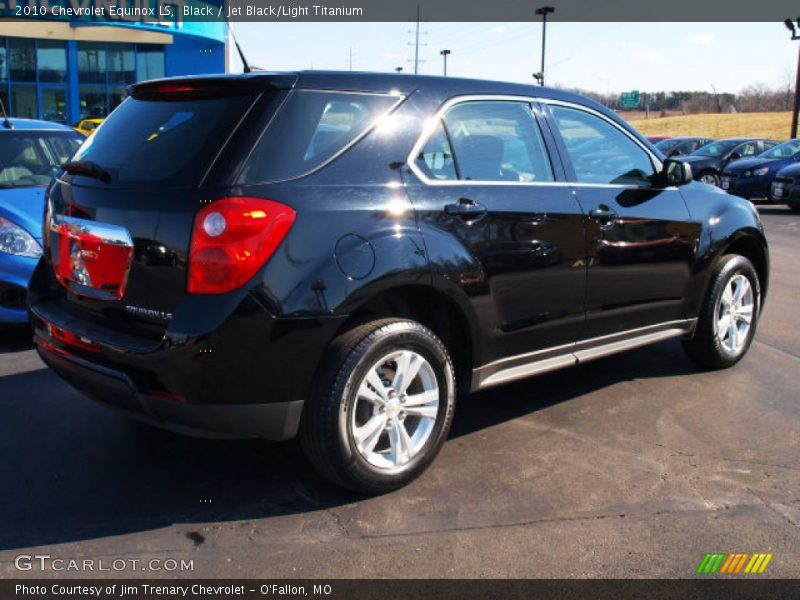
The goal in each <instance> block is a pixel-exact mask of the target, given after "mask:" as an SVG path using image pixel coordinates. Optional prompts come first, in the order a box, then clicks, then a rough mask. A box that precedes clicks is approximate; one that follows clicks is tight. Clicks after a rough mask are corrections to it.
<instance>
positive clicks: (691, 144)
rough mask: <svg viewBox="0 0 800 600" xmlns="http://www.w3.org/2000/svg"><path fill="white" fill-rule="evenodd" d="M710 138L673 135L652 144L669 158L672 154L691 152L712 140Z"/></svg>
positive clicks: (681, 154)
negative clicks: (673, 136)
mask: <svg viewBox="0 0 800 600" xmlns="http://www.w3.org/2000/svg"><path fill="white" fill-rule="evenodd" d="M713 141H714V140H712V139H711V138H706V137H675V138H666V139H663V140H660V141H658V142H656V143H655V144H654V146H655V147H656V148H658V149H659V150H661V153H662V154H663V155H664V156H666V157H668V158H671V157H673V156H686V155H687V154H691V153H692V152H694V151H695V150H697V149H698V148H700V147H702V146H705V145H706V144H710V143H711V142H713Z"/></svg>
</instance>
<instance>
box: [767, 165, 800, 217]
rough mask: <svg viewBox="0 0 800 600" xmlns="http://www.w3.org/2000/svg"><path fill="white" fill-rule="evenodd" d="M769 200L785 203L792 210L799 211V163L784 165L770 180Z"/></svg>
mask: <svg viewBox="0 0 800 600" xmlns="http://www.w3.org/2000/svg"><path fill="white" fill-rule="evenodd" d="M769 197H770V200H772V201H773V202H775V203H776V204H786V205H787V206H788V207H789V208H791V209H792V210H794V211H800V164H797V163H795V164H792V165H789V166H788V167H784V168H783V169H781V170H780V171H778V173H777V174H776V175H775V179H773V180H772V189H771V192H770V196H769Z"/></svg>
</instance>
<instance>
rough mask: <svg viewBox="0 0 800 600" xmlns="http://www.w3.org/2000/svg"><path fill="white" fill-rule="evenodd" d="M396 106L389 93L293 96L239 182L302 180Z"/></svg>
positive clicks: (304, 94) (288, 99)
mask: <svg viewBox="0 0 800 600" xmlns="http://www.w3.org/2000/svg"><path fill="white" fill-rule="evenodd" d="M398 101H399V98H398V97H397V96H393V95H389V94H362V93H350V92H321V91H312V90H302V91H296V92H293V93H292V94H291V95H290V96H289V97H288V98H287V100H286V102H285V103H284V105H283V107H282V108H281V109H280V111H279V112H278V114H277V115H276V116H275V118H274V119H273V121H272V123H270V125H269V127H268V128H267V130H266V132H265V133H264V135H263V136H262V138H261V139H260V140H259V142H258V144H257V145H256V147H255V149H254V150H253V153H252V155H251V156H250V158H249V160H248V161H247V165H246V166H245V168H244V170H243V172H242V175H241V180H242V182H243V183H263V182H269V181H282V180H286V179H293V178H296V177H300V176H301V175H305V174H307V173H309V172H311V171H313V170H314V169H317V168H319V167H320V166H322V165H324V164H325V163H326V162H328V161H329V160H331V159H332V158H333V157H335V156H336V155H337V154H339V153H340V152H341V151H342V150H344V149H346V148H347V147H348V146H350V145H351V144H352V143H353V142H355V141H356V140H358V139H359V138H360V137H361V136H362V135H363V134H364V133H366V132H367V131H368V130H369V129H370V128H371V127H372V126H373V125H375V124H376V122H377V121H378V120H379V119H380V118H381V117H382V116H384V115H386V114H387V113H388V112H389V111H390V110H391V109H392V108H393V107H394V106H395V105H396V104H397V103H398Z"/></svg>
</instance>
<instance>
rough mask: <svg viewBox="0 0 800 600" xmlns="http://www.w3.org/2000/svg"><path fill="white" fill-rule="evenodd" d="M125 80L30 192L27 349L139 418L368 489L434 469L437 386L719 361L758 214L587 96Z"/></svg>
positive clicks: (764, 264) (326, 82)
mask: <svg viewBox="0 0 800 600" xmlns="http://www.w3.org/2000/svg"><path fill="white" fill-rule="evenodd" d="M129 92H130V96H129V97H128V99H126V100H125V101H124V102H123V103H122V104H121V105H120V106H119V107H118V108H117V109H116V110H115V111H114V112H113V114H112V115H111V116H110V117H109V118H108V119H107V121H106V122H105V123H104V125H103V127H102V128H100V129H99V130H98V131H97V133H95V134H94V136H93V138H92V143H91V144H85V145H84V146H82V148H81V150H80V152H79V153H78V154H77V155H76V157H75V158H74V160H73V161H72V162H71V163H68V164H66V165H65V166H64V169H65V170H64V171H63V172H62V173H60V174H59V176H58V178H57V180H56V182H55V183H54V184H53V185H52V186H51V188H50V192H49V198H48V209H47V232H48V234H47V236H46V239H45V251H44V259H43V260H41V261H40V263H39V266H38V268H37V270H36V273H35V275H34V277H33V280H32V281H31V285H30V312H31V318H32V322H33V326H34V331H35V341H36V347H37V349H38V351H39V353H40V355H41V356H42V358H43V359H44V361H45V362H46V363H47V364H48V365H50V366H51V367H52V368H53V369H54V370H55V371H56V372H58V373H59V374H60V375H61V376H63V377H64V378H65V379H66V380H67V381H69V382H71V383H72V384H73V385H74V386H75V387H76V388H78V389H79V390H81V391H82V392H84V393H86V394H87V395H89V396H91V397H93V398H95V399H96V400H98V401H100V402H102V403H105V404H108V405H111V406H114V407H116V408H118V409H120V410H122V411H123V412H126V413H128V414H130V415H132V416H136V417H138V418H140V419H143V420H146V421H148V422H151V423H154V424H157V425H159V426H162V427H166V428H171V429H174V430H177V431H180V432H184V433H192V434H198V435H210V436H217V437H256V438H267V439H272V440H284V439H288V438H292V437H294V436H295V435H298V434H299V436H300V440H301V442H302V445H303V448H304V449H305V452H306V453H307V455H308V457H309V458H310V460H311V462H312V463H313V464H314V465H315V466H316V467H317V468H318V469H319V471H320V472H321V473H322V474H324V475H325V476H326V477H328V478H330V479H331V480H332V481H335V482H337V483H339V484H341V485H344V486H346V487H348V488H351V489H353V490H357V491H359V492H365V493H383V492H387V491H389V490H392V489H396V488H398V487H400V486H402V485H404V484H406V483H408V482H409V481H411V480H412V479H414V478H415V477H416V476H418V475H419V474H420V473H421V472H422V471H424V470H425V468H426V467H427V466H428V465H429V464H430V463H431V462H432V461H433V459H434V457H435V456H436V454H437V452H438V451H439V449H440V448H441V447H442V444H443V442H444V440H445V438H446V437H447V432H448V429H449V427H450V423H451V421H452V418H453V411H454V408H455V397H456V392H457V390H460V391H461V392H462V393H467V392H470V391H476V390H483V389H487V388H490V387H492V386H495V385H500V384H504V383H507V382H510V381H514V380H517V379H520V378H523V377H528V376H531V375H535V374H537V373H542V372H545V371H549V370H552V369H557V368H561V367H568V366H574V365H576V364H579V363H583V362H585V361H589V360H592V359H595V358H600V357H602V356H606V355H608V354H612V353H615V352H619V351H622V350H626V349H630V348H635V347H638V346H641V345H644V344H648V343H651V342H656V341H659V340H664V339H668V338H680V339H682V340H683V344H684V347H685V349H686V351H687V352H688V354H689V356H690V357H691V358H692V359H694V360H695V361H697V362H698V363H699V364H702V365H704V366H707V367H711V368H723V367H729V366H731V365H733V364H735V363H736V362H737V361H738V360H739V359H741V357H742V356H743V355H744V353H745V352H746V351H747V348H748V346H749V345H750V342H751V341H752V339H753V335H754V332H755V327H756V322H757V320H758V316H759V312H760V310H761V306H762V303H763V301H764V297H765V294H766V292H767V282H768V274H769V267H768V263H769V261H768V251H767V243H766V239H765V237H764V233H763V228H762V225H761V222H760V221H759V217H758V214H757V212H756V211H755V210H754V209H753V207H752V205H751V204H750V203H749V202H747V201H745V200H742V199H741V198H736V197H734V196H730V195H728V194H724V193H722V192H720V191H718V190H713V189H710V188H709V187H708V186H704V185H702V184H699V183H695V182H693V181H692V178H691V173H690V169H689V168H687V167H686V166H685V165H684V164H683V163H680V162H678V161H674V160H667V161H665V162H662V161H661V160H660V158H659V154H658V153H657V151H656V150H655V149H654V148H653V147H652V146H651V145H650V144H649V143H648V142H647V141H646V140H645V139H644V138H643V137H641V136H640V135H639V134H638V133H636V131H635V130H634V129H632V128H631V127H630V126H629V125H628V124H626V123H625V122H624V121H623V120H621V119H620V118H619V117H617V116H616V115H614V114H613V113H612V112H610V111H609V110H607V109H606V108H604V107H603V106H601V105H600V104H598V103H596V102H594V101H592V100H589V99H587V98H584V97H582V96H578V95H575V94H571V93H568V92H564V91H560V90H552V89H547V88H541V87H533V86H526V85H519V84H510V83H497V82H487V81H475V80H468V79H457V78H440V77H414V76H407V75H404V76H398V75H395V74H361V73H349V72H348V73H335V72H302V73H285V74H268V73H259V74H249V75H237V76H232V75H229V76H218V77H202V78H185V79H166V80H160V81H154V82H146V83H140V84H137V85H134V86H132V88H130V89H129ZM331 126H335V127H331ZM156 132H157V133H158V135H157V136H155V137H153V134H154V133H156ZM321 132H322V133H324V135H321V134H320V133H321ZM323 138H324V139H323ZM523 149H524V150H523ZM712 217H713V218H712ZM137 240H145V241H146V243H147V244H148V245H149V246H154V245H163V246H164V247H165V248H166V252H171V253H174V255H175V256H176V257H178V259H177V260H175V261H169V262H164V263H159V264H153V263H152V262H151V261H149V260H145V259H144V256H146V253H144V254H143V253H138V254H137V250H138V248H137V244H138V243H139V242H138V241H137ZM487 410H491V407H487Z"/></svg>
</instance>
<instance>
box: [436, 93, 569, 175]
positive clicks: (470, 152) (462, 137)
mask: <svg viewBox="0 0 800 600" xmlns="http://www.w3.org/2000/svg"><path fill="white" fill-rule="evenodd" d="M444 123H445V126H446V128H447V132H448V133H449V135H450V140H451V141H452V146H453V147H452V150H453V153H454V154H455V163H456V168H457V171H458V174H459V177H460V178H461V179H467V180H473V181H516V182H523V183H530V182H541V181H544V182H547V181H553V180H554V177H553V169H552V166H551V164H550V159H549V156H548V154H547V149H546V148H545V144H544V140H543V138H542V133H541V131H540V130H539V125H538V124H537V123H536V120H535V119H534V117H533V114H532V112H531V107H530V105H529V104H527V103H524V102H514V101H488V100H487V101H478V102H464V103H463V104H457V105H456V106H453V107H452V108H451V109H450V110H448V111H447V113H446V114H445V116H444Z"/></svg>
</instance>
